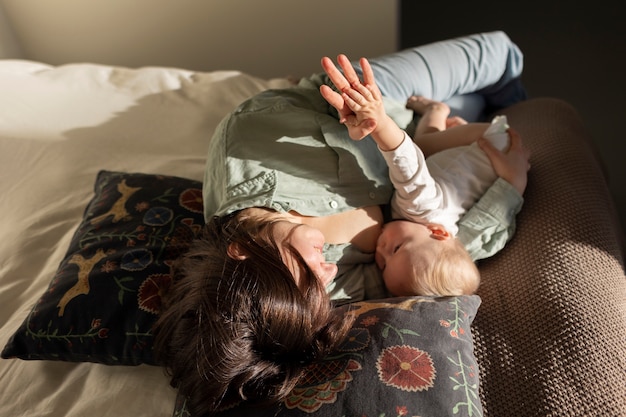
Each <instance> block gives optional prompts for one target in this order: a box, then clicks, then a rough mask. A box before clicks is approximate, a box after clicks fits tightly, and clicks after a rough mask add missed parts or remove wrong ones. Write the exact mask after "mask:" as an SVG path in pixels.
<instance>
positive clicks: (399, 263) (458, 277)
mask: <svg viewBox="0 0 626 417" xmlns="http://www.w3.org/2000/svg"><path fill="white" fill-rule="evenodd" d="M376 263H377V264H378V267H379V268H380V269H381V270H382V273H383V279H384V281H385V286H386V287H387V290H388V291H389V292H390V293H391V294H393V295H395V296H411V295H434V296H447V295H464V294H473V293H474V292H475V291H476V289H477V288H478V285H479V283H480V274H479V272H478V268H477V267H476V265H475V264H474V262H473V261H472V259H471V257H470V256H469V254H468V253H467V250H465V247H464V246H463V244H462V243H461V242H460V241H459V240H458V239H456V238H455V237H454V236H452V235H451V234H450V233H449V232H448V231H446V229H445V228H444V227H443V226H441V225H438V224H434V223H414V222H411V221H408V220H396V221H393V222H390V223H387V224H386V225H385V227H384V228H383V231H382V233H381V235H380V237H379V238H378V244H377V247H376Z"/></svg>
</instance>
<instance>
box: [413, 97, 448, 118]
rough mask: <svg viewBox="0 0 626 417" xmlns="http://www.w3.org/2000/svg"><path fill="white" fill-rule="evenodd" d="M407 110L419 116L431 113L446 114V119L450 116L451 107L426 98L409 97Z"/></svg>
mask: <svg viewBox="0 0 626 417" xmlns="http://www.w3.org/2000/svg"><path fill="white" fill-rule="evenodd" d="M406 108H407V109H410V110H413V111H414V112H416V113H419V114H424V113H426V112H429V111H431V112H441V113H445V115H446V117H447V115H449V114H450V107H449V106H448V105H447V104H445V103H442V102H440V101H435V100H431V99H429V98H426V97H424V96H411V97H409V99H408V100H407V101H406Z"/></svg>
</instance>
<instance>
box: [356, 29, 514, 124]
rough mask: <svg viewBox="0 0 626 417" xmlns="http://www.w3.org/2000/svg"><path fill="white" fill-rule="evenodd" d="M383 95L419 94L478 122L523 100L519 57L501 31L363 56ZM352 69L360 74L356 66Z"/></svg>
mask: <svg viewBox="0 0 626 417" xmlns="http://www.w3.org/2000/svg"><path fill="white" fill-rule="evenodd" d="M368 60H369V62H370V64H371V66H372V69H373V71H374V76H375V78H376V82H377V84H378V86H379V88H380V90H381V92H382V94H383V95H384V96H387V97H389V98H392V99H394V100H397V101H400V102H406V100H407V99H408V98H409V97H410V96H411V95H422V96H425V97H428V98H431V99H434V100H437V101H444V102H446V103H447V104H448V105H449V106H450V108H451V109H452V114H453V115H460V116H461V117H464V118H466V119H467V120H468V121H476V120H481V119H482V115H483V114H484V112H492V111H494V110H497V109H500V108H503V107H506V106H509V105H511V104H513V103H516V102H518V101H521V100H524V99H525V98H526V91H525V90H524V87H523V86H522V83H521V81H520V76H521V73H522V68H523V55H522V52H521V51H520V49H519V48H518V47H517V45H515V44H514V43H513V42H512V41H511V40H510V39H509V37H508V36H507V35H506V34H505V33H504V32H502V31H495V32H487V33H478V34H474V35H469V36H463V37H459V38H455V39H449V40H444V41H439V42H434V43H430V44H426V45H421V46H417V47H414V48H409V49H405V50H402V51H399V52H395V53H392V54H389V55H384V56H381V57H377V58H371V59H370V58H368ZM354 66H355V69H356V71H357V73H358V74H359V75H361V68H360V67H359V65H358V62H354Z"/></svg>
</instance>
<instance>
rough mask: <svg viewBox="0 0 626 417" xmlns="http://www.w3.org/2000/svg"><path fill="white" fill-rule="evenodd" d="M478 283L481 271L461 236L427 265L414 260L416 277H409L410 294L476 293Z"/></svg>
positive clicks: (416, 254) (446, 294)
mask: <svg viewBox="0 0 626 417" xmlns="http://www.w3.org/2000/svg"><path fill="white" fill-rule="evenodd" d="M414 256H420V254H419V253H415V254H414ZM479 284H480V272H479V271H478V268H477V267H476V264H475V263H474V261H473V260H472V258H471V257H470V255H469V253H468V252H467V250H466V249H465V247H464V246H463V244H462V243H461V242H460V241H459V240H458V239H454V243H453V244H452V245H445V247H443V248H442V249H441V251H440V252H439V254H438V256H437V257H435V259H431V260H430V261H429V262H426V265H425V266H424V262H413V276H412V277H411V279H409V280H407V286H408V289H409V291H410V292H411V293H413V294H415V295H431V296H449V295H469V294H474V293H475V292H476V290H477V289H478V285H479Z"/></svg>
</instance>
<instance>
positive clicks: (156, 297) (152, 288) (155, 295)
mask: <svg viewBox="0 0 626 417" xmlns="http://www.w3.org/2000/svg"><path fill="white" fill-rule="evenodd" d="M169 284H170V276H169V275H168V274H152V275H150V276H149V277H148V278H146V280H145V281H144V282H142V283H141V286H140V287H139V295H138V302H139V308H140V309H142V310H143V311H146V312H148V313H152V314H159V313H160V311H161V296H162V295H163V293H164V292H165V290H166V289H167V287H168V286H169Z"/></svg>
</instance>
